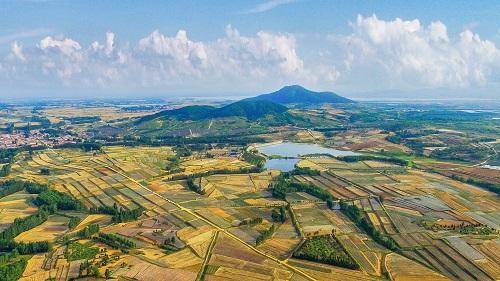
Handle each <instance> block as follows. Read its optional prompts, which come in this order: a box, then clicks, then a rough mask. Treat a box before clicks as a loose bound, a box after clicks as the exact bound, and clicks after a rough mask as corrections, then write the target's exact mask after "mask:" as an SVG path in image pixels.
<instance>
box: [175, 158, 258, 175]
mask: <svg viewBox="0 0 500 281" xmlns="http://www.w3.org/2000/svg"><path fill="white" fill-rule="evenodd" d="M180 167H182V168H183V169H184V174H186V175H191V174H199V173H203V172H208V171H210V170H239V169H242V168H251V167H252V165H251V164H249V163H247V162H244V161H241V160H239V159H237V158H233V157H218V158H205V159H193V160H187V161H184V162H182V163H181V164H180Z"/></svg>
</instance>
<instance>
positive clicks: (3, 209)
mask: <svg viewBox="0 0 500 281" xmlns="http://www.w3.org/2000/svg"><path fill="white" fill-rule="evenodd" d="M33 197H34V196H33V195H32V194H28V193H25V192H23V191H20V192H16V193H14V194H11V195H7V196H5V197H3V198H0V231H2V230H3V229H5V228H7V227H8V226H9V225H10V224H11V223H12V222H13V221H14V220H15V219H16V218H24V217H27V216H29V215H31V214H34V213H35V212H36V211H37V209H38V208H36V207H35V206H33V205H31V204H28V201H29V200H30V199H31V198H33Z"/></svg>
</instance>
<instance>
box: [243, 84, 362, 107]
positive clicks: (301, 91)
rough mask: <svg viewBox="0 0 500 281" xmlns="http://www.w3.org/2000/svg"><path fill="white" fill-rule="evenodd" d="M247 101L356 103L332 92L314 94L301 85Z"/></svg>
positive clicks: (284, 88) (287, 87)
mask: <svg viewBox="0 0 500 281" xmlns="http://www.w3.org/2000/svg"><path fill="white" fill-rule="evenodd" d="M246 100H250V101H255V100H260V101H262V100H266V101H271V102H274V103H279V104H288V103H304V104H319V103H353V102H354V101H352V100H350V99H348V98H344V97H342V96H339V95H337V94H335V93H332V92H314V91H311V90H308V89H306V88H304V87H302V86H299V85H293V86H285V87H283V88H281V89H280V90H278V91H276V92H273V93H270V94H263V95H260V96H256V97H253V98H248V99H246Z"/></svg>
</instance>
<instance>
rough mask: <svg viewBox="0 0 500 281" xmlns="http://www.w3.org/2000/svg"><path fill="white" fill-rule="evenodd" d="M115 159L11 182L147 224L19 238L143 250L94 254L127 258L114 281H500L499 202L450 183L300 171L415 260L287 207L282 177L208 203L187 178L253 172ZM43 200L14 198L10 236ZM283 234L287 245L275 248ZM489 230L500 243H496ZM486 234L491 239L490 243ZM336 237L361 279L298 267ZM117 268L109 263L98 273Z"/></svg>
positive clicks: (87, 218)
mask: <svg viewBox="0 0 500 281" xmlns="http://www.w3.org/2000/svg"><path fill="white" fill-rule="evenodd" d="M102 151H103V152H95V151H93V152H84V151H83V150H78V149H49V150H42V151H35V152H33V153H32V154H31V155H29V154H28V153H22V154H21V155H20V156H19V157H18V161H17V162H15V163H13V165H12V174H11V177H15V178H16V179H25V180H33V181H37V182H41V183H49V184H50V185H51V186H52V187H53V188H55V189H57V190H59V191H61V192H64V193H67V194H70V195H72V196H73V197H75V198H77V199H78V200H80V201H81V202H82V203H83V204H84V205H85V206H86V207H87V208H92V207H94V208H95V207H100V206H108V207H112V206H114V205H116V206H117V207H118V208H122V209H124V210H133V209H136V208H139V207H141V208H143V209H144V210H145V211H144V213H143V215H142V216H141V217H140V218H139V219H137V220H134V221H128V222H122V223H116V222H113V221H112V216H111V215H105V214H88V213H87V214H83V213H81V212H80V213H79V212H63V214H65V215H68V216H78V217H80V218H81V219H82V220H81V221H80V222H79V223H78V225H76V226H75V228H74V229H72V230H68V222H69V218H68V217H65V216H60V215H52V216H50V218H49V220H48V221H46V222H44V223H42V224H41V225H40V226H37V227H35V228H33V229H31V230H29V231H26V232H23V233H21V234H20V235H18V236H17V237H16V238H15V240H16V241H45V240H48V241H54V243H56V244H57V243H59V242H56V240H57V238H60V237H62V236H63V235H65V234H67V235H69V236H71V235H76V234H77V233H78V232H79V231H81V230H83V229H84V228H85V227H88V226H89V225H91V224H99V225H100V227H101V228H100V233H105V234H116V235H119V237H123V238H125V239H129V240H130V241H133V242H134V243H135V245H136V246H135V248H133V249H129V250H127V252H126V253H125V252H121V251H120V250H117V249H113V248H112V247H110V246H109V245H106V244H105V243H102V242H95V241H94V243H95V245H96V246H97V247H99V248H100V249H102V250H103V251H105V253H107V254H108V256H109V255H111V253H113V254H114V255H115V256H114V257H113V259H112V260H111V261H110V262H109V264H107V265H106V266H101V267H100V268H99V272H100V273H101V275H104V271H105V270H106V269H109V270H111V272H112V274H113V276H114V277H117V278H121V277H124V278H129V279H130V278H135V279H137V280H164V279H158V277H157V276H158V274H160V275H161V276H162V278H167V277H168V278H172V279H174V278H175V280H196V279H197V278H198V277H199V276H200V275H201V276H203V278H204V280H231V279H232V280H234V279H239V280H269V279H271V276H272V277H273V278H275V279H280V280H313V279H317V280H336V279H339V278H342V279H347V280H374V279H378V280H379V279H381V278H383V276H384V274H385V272H387V273H388V274H389V275H390V276H391V278H393V280H415V279H422V280H425V279H426V278H427V279H432V280H446V278H450V279H461V280H462V279H463V280H473V279H479V280H496V279H498V277H499V276H500V271H499V270H498V269H497V268H498V260H500V259H499V258H500V257H498V254H497V253H496V252H497V250H498V249H499V248H500V247H499V246H498V242H495V241H498V232H495V231H494V230H491V229H496V230H498V229H499V225H500V217H499V216H498V211H497V210H498V209H499V207H500V206H499V202H498V200H497V199H496V198H495V197H494V196H493V195H492V193H490V192H487V191H485V190H483V189H479V188H476V187H473V186H471V185H469V184H465V183H462V182H458V181H455V180H452V179H449V178H446V177H444V176H442V175H438V174H431V173H428V172H424V171H420V170H418V169H408V168H405V167H402V166H398V165H394V164H390V163H386V162H378V161H373V160H369V161H360V162H343V161H341V160H339V159H335V158H331V157H319V158H308V159H304V160H302V161H300V162H299V163H300V166H303V167H310V168H312V169H317V170H320V173H319V174H315V173H310V174H307V173H305V174H296V175H293V176H291V179H292V180H293V181H295V182H302V183H307V184H312V185H315V186H317V187H319V188H321V189H323V190H325V191H327V192H328V193H329V194H330V195H332V196H333V197H334V198H336V199H341V200H345V201H347V202H351V203H353V205H354V206H357V207H358V208H359V210H360V211H361V216H362V217H363V218H365V219H366V220H367V221H368V222H369V223H370V224H371V225H373V228H374V229H375V231H377V232H378V233H380V235H386V236H389V237H391V238H392V239H393V240H394V241H395V243H396V244H397V245H398V247H400V248H401V250H402V253H403V255H404V257H403V256H399V255H397V254H395V253H393V252H392V251H391V250H388V249H387V248H385V247H384V246H383V245H381V244H378V243H377V242H375V239H374V238H373V236H370V235H369V234H368V232H366V231H365V230H363V229H361V228H360V226H358V225H356V224H355V223H354V222H353V220H351V219H350V218H348V217H347V216H346V214H345V213H344V212H343V211H342V210H338V209H335V208H333V209H330V208H328V207H327V204H326V202H325V201H323V200H322V199H320V198H319V197H318V196H320V195H316V196H313V195H311V194H309V193H306V192H303V191H299V192H288V193H287V194H285V196H284V197H280V198H284V199H279V198H278V197H273V192H272V189H270V187H272V186H273V184H274V183H276V182H277V180H278V177H277V176H278V172H277V171H273V172H267V171H264V172H260V173H238V174H210V175H207V176H203V177H201V180H199V179H200V178H199V177H198V178H196V180H199V182H201V187H202V190H203V191H204V194H202V192H200V193H197V192H195V191H193V190H190V189H189V185H188V180H187V179H186V177H185V176H186V175H192V174H197V173H201V172H207V171H213V170H234V171H236V170H240V169H241V168H249V167H252V165H251V164H249V163H246V162H244V161H242V160H240V159H237V158H233V157H225V156H224V157H219V158H206V155H205V154H203V153H202V154H193V155H191V156H188V157H181V158H180V159H178V160H176V161H177V162H176V165H179V167H180V168H181V172H176V173H174V174H170V173H169V172H168V171H167V170H166V169H165V168H166V167H167V166H169V165H172V163H171V162H170V161H171V159H172V157H173V156H174V155H175V153H174V150H173V149H172V148H171V147H140V146H139V147H118V146H110V147H106V146H105V147H103V148H102ZM169 159H170V160H169ZM42 168H48V169H49V171H50V173H49V175H42V173H41V172H40V171H41V169H42ZM182 170H183V171H182ZM174 176H179V177H176V178H174V179H173V177H174ZM34 196H36V195H30V194H27V193H26V192H24V191H23V192H17V193H14V194H11V195H8V196H5V197H4V198H1V199H0V210H1V213H0V214H5V216H2V217H0V222H1V227H3V228H5V227H7V226H8V224H9V223H12V221H13V219H14V218H15V217H17V216H27V215H29V214H32V213H34V212H36V211H37V208H35V207H33V206H32V205H31V204H29V203H27V200H28V199H30V198H33V197H34ZM287 205H289V206H290V209H291V210H292V212H293V213H289V210H288V207H286V210H287V211H286V213H287V218H286V219H285V220H284V221H278V220H276V218H275V217H273V216H272V213H273V210H274V211H276V210H279V208H280V206H284V207H285V206H287ZM292 214H293V216H294V218H293V220H292V218H291V217H290V216H291V215H292ZM273 225H274V231H273V232H272V233H270V234H269V236H266V237H265V239H263V238H262V237H263V235H264V234H266V231H268V230H269V229H270V228H271V226H273ZM485 226H488V227H490V228H491V229H486V230H484V227H485ZM466 227H469V228H466ZM460 231H462V232H460ZM477 231H489V232H488V233H489V234H488V236H485V237H487V238H485V239H477V238H478V235H479V234H477ZM332 233H334V234H335V237H337V239H338V242H339V243H340V244H339V245H341V246H342V248H343V249H345V251H346V253H347V254H348V255H349V256H350V257H352V259H353V260H354V261H355V262H356V264H358V265H359V267H360V269H359V270H350V269H345V268H340V267H338V266H332V265H326V264H320V263H318V262H311V261H305V260H298V259H296V258H292V256H293V253H294V252H296V251H297V250H298V249H299V248H300V247H301V245H302V243H304V241H305V239H310V238H312V237H316V236H321V235H330V234H332ZM266 235H268V234H266ZM72 237H75V236H72ZM72 239H75V240H77V241H78V242H79V243H86V242H88V241H92V240H91V239H89V240H86V239H81V238H72ZM259 239H262V240H259ZM495 239H497V240H495ZM258 240H259V241H261V242H259V243H257V241H258ZM66 252H67V250H65V249H64V247H56V248H55V250H54V253H48V254H46V255H35V256H34V257H33V258H32V260H31V261H30V262H29V264H28V267H27V269H26V270H25V273H24V277H23V278H24V279H23V280H45V279H46V278H49V277H53V278H56V279H57V280H66V279H68V278H70V277H77V276H78V273H79V267H80V264H81V263H82V261H81V260H80V261H78V260H76V261H68V260H67V259H66V257H65V253H66ZM103 253H104V252H103ZM103 258H104V254H102V253H99V254H98V255H97V256H96V257H95V258H93V259H92V262H93V263H99V262H100V261H101V260H102V259H103ZM278 260H280V261H282V262H281V263H280V262H277V261H278ZM123 263H125V264H126V265H125V266H122V265H121V264H123ZM340 276H341V277H340ZM37 278H38V279H37ZM44 278H45V279H44Z"/></svg>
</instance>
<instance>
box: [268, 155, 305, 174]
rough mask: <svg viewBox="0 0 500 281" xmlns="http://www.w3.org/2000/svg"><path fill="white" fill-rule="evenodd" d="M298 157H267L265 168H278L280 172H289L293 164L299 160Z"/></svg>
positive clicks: (293, 166)
mask: <svg viewBox="0 0 500 281" xmlns="http://www.w3.org/2000/svg"><path fill="white" fill-rule="evenodd" d="M299 161H300V159H298V158H288V159H269V160H267V161H266V164H264V168H266V169H268V170H269V169H274V170H280V171H282V172H290V171H291V170H293V169H294V168H295V164H297V162H299Z"/></svg>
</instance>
